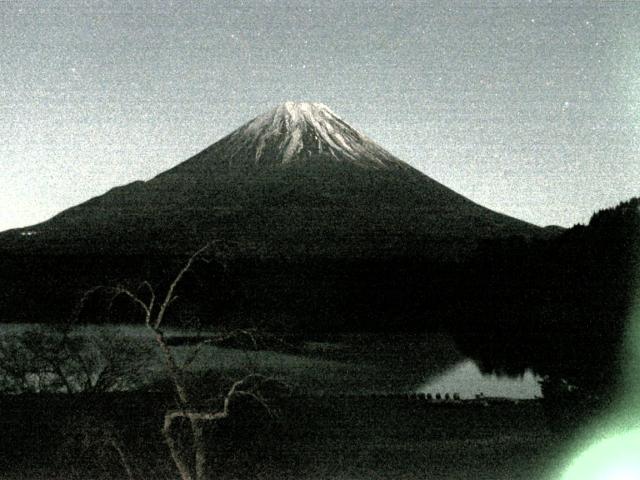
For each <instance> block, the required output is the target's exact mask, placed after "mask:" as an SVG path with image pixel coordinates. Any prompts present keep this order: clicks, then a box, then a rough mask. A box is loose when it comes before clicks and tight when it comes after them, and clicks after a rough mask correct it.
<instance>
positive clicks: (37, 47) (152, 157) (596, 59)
mask: <svg viewBox="0 0 640 480" xmlns="http://www.w3.org/2000/svg"><path fill="white" fill-rule="evenodd" d="M0 19H1V20H0V21H1V22H2V23H1V28H0V45H2V47H1V48H0V167H1V172H2V173H1V175H0V230H4V229H8V228H12V227H17V226H24V225H29V224H33V223H36V222H39V221H43V220H45V219H47V218H48V217H50V216H52V215H54V214H55V213H57V212H59V211H61V210H63V209H65V208H68V207H70V206H72V205H74V204H77V203H80V202H82V201H84V200H87V199H88V198H90V197H92V196H95V195H98V194H101V193H104V192H105V191H106V190H108V189H110V188H111V187H113V186H116V185H120V184H124V183H129V182H131V181H133V180H136V179H149V178H151V177H153V176H154V175H156V174H158V173H159V172H161V171H163V170H166V169H167V168H169V167H171V166H173V165H175V164H177V163H179V162H180V161H183V160H185V159H186V158H188V157H190V156H191V155H193V154H195V153H197V152H198V151H200V150H201V149H203V148H205V147H206V146H208V145H209V144H211V143H213V142H215V141H216V140H218V139H219V138H221V137H222V136H224V135H225V134H227V133H229V132H230V131H232V130H233V129H235V128H236V127H238V126H239V125H241V124H243V123H245V122H246V121H248V120H250V119H252V118H253V117H255V116H256V115H258V114H260V113H262V112H264V111H266V110H268V109H270V108H272V107H274V106H276V105H278V104H280V103H282V102H284V101H286V100H296V101H318V102H322V103H325V104H327V105H328V106H329V107H331V109H332V110H334V111H335V112H336V113H337V114H338V115H340V116H341V117H342V118H343V119H344V120H345V121H347V122H348V123H349V124H351V125H352V126H353V127H355V128H356V129H358V130H360V131H362V132H363V133H365V134H367V135H368V136H369V137H371V138H372V139H374V140H375V141H377V142H378V143H379V144H380V145H382V146H383V147H385V148H386V149H388V150H389V151H391V152H392V153H394V154H395V155H396V156H398V157H399V158H401V159H403V160H405V161H407V162H408V163H410V164H411V165H413V166H415V167H416V168H418V169H420V170H422V171H423V172H424V173H426V174H427V175H429V176H430V177H432V178H434V179H436V180H438V181H440V182H442V183H444V184H445V185H447V186H449V187H451V188H453V189H454V190H456V191H458V192H459V193H462V194H463V195H465V196H467V197H469V198H471V199H472V200H474V201H476V202H478V203H480V204H482V205H485V206H487V207H489V208H492V209H494V210H497V211H500V212H504V213H507V214H509V215H512V216H515V217H519V218H522V219H524V220H527V221H530V222H533V223H536V224H539V225H547V224H559V225H563V226H570V225H572V224H574V223H577V222H586V221H588V219H589V217H590V215H591V213H592V212H593V211H595V210H597V209H599V208H603V207H606V206H611V205H614V204H616V203H618V202H619V201H621V200H624V199H627V198H629V197H631V196H637V195H640V185H639V182H638V179H640V135H639V134H640V28H638V25H640V2H635V1H628V2H624V1H611V0H610V1H595V0H593V1H591V0H584V1H579V0H578V1H572V2H566V1H550V0H544V1H518V0H504V1H489V0H488V1H482V2H481V1H464V0H461V1H454V0H451V1H449V0H443V1H418V0H396V1H391V0H384V1H383V0H379V1H373V0H371V1H366V0H358V1H356V0H326V1H320V0H317V1H304V0H300V1H298V0H296V1H293V0H279V1H275V0H274V1H268V0H252V1H239V0H238V1H208V2H206V1H188V0H184V1H174V2H171V1H168V0H164V1H151V0H136V1H87V0H72V1H58V0H47V1H46V2H44V1H28V0H25V1H13V0H8V1H7V0H0Z"/></svg>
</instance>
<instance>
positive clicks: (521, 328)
mask: <svg viewBox="0 0 640 480" xmlns="http://www.w3.org/2000/svg"><path fill="white" fill-rule="evenodd" d="M463 270H464V272H465V274H464V279H461V283H460V284H459V289H460V294H461V298H460V300H459V302H458V305H457V310H456V311H455V313H454V315H452V317H451V319H452V322H453V323H452V325H453V331H454V334H455V338H456V340H457V341H458V343H459V345H460V347H461V348H462V350H463V351H464V352H465V353H466V354H468V355H469V356H471V357H472V358H474V359H475V360H476V361H477V362H478V363H479V364H480V365H481V367H482V368H483V369H484V370H485V371H494V372H504V373H511V374H517V373H520V372H522V371H523V370H524V369H526V368H532V369H533V370H535V371H536V372H537V373H538V374H539V375H541V376H545V377H546V382H545V383H543V393H545V396H547V397H549V396H553V395H563V394H569V393H571V392H573V395H574V396H575V397H576V398H577V397H581V398H582V399H585V398H589V399H590V400H593V401H594V402H595V403H596V404H597V403H598V402H600V403H602V404H604V403H606V402H607V401H609V400H610V397H611V395H612V394H615V392H616V388H617V387H618V386H619V385H618V383H619V381H620V379H621V375H620V374H621V369H622V368H623V365H624V361H625V355H626V352H625V348H624V341H625V332H626V331H628V329H629V322H631V321H632V315H631V313H632V308H633V307H634V301H635V300H637V299H638V296H637V291H638V286H640V283H639V282H638V280H639V279H640V198H635V199H632V200H629V201H626V202H623V203H621V204H619V205H618V206H616V207H614V208H609V209H605V210H601V211H599V212H597V213H596V214H594V215H593V216H592V218H591V220H590V222H589V224H588V225H586V226H584V225H577V226H575V227H573V228H571V229H568V230H566V231H564V232H563V233H561V234H560V235H558V236H556V237H554V238H551V239H548V240H543V241H540V240H537V241H527V240H524V239H522V238H511V239H509V240H503V241H497V242H490V243H486V244H484V245H483V246H482V247H481V248H480V249H479V250H478V252H477V254H476V255H475V256H474V258H473V259H472V260H471V261H470V262H469V263H468V266H467V267H466V268H464V269H463Z"/></svg>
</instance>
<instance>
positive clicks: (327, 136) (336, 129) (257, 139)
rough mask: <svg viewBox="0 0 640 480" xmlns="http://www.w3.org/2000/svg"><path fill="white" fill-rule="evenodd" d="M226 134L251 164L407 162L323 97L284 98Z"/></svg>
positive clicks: (391, 164)
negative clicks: (314, 100)
mask: <svg viewBox="0 0 640 480" xmlns="http://www.w3.org/2000/svg"><path fill="white" fill-rule="evenodd" d="M226 140H227V141H228V142H231V143H232V144H235V145H236V147H235V148H233V151H235V152H238V153H240V152H242V156H243V157H244V159H245V160H246V157H247V153H250V155H248V156H250V157H251V158H252V160H253V162H254V163H255V164H256V165H260V164H271V165H273V164H281V165H286V164H294V163H300V162H304V161H310V160H312V161H318V160H319V159H324V160H332V161H334V162H343V163H350V164H355V165H358V166H360V167H365V168H374V169H386V168H402V169H410V168H411V167H409V166H408V165H407V164H406V163H404V162H402V161H401V160H399V159H397V158H396V157H394V156H393V155H391V154H390V153H389V152H387V151H386V150H384V149H383V148H382V147H380V146H378V145H377V144H376V143H374V142H373V141H372V140H370V139H369V138H367V137H366V136H365V135H363V134H361V133H360V132H358V131H357V130H355V129H354V128H352V127H351V126H349V125H348V124H347V123H346V122H344V121H343V120H342V119H341V118H340V117H338V116H337V115H336V114H335V113H334V112H333V111H331V109H330V108H329V107H327V106H326V105H324V104H322V103H311V102H285V103H283V104H281V105H279V106H277V107H276V108H274V109H272V110H270V111H268V112H266V113H264V114H262V115H259V116H258V117H256V118H255V119H253V120H251V121H250V122H248V123H246V124H245V125H243V126H242V127H240V128H239V129H238V130H236V131H235V132H233V133H232V134H230V135H229V136H228V137H227V139H226ZM247 147H248V149H249V150H250V152H247ZM239 160H241V159H240V158H239Z"/></svg>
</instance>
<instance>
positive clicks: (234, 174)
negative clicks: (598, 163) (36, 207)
mask: <svg viewBox="0 0 640 480" xmlns="http://www.w3.org/2000/svg"><path fill="white" fill-rule="evenodd" d="M513 235H520V236H525V237H538V236H546V233H545V230H544V229H543V228H540V227H537V226H535V225H531V224H528V223H526V222H523V221H520V220H517V219H514V218H511V217H509V216H506V215H503V214H500V213H497V212H494V211H491V210H489V209H486V208H484V207H482V206H480V205H478V204H476V203H474V202H472V201H471V200H469V199H467V198H465V197H463V196H462V195H460V194H458V193H456V192H454V191H452V190H450V189H449V188H447V187H445V186H444V185H442V184H440V183H438V182H436V181H435V180H433V179H431V178H429V177H428V176H426V175H425V174H423V173H422V172H420V171H418V170H416V169H415V168H413V167H411V166H410V165H408V164H407V163H405V162H403V161H401V160H399V159H398V158H396V157H395V156H393V155H392V154H391V153H389V152H388V151H386V150H385V149H384V148H382V147H380V146H379V145H377V144H376V143H375V142H373V141H372V140H370V139H369V138H367V137H366V136H365V135H363V134H361V133H359V132H358V131H357V130H356V129H354V128H352V127H351V126H349V125H348V124H347V123H346V122H345V121H344V120H342V119H341V118H340V117H338V116H337V115H336V114H335V113H333V112H332V111H331V110H330V109H329V108H328V107H326V106H325V105H322V104H319V103H293V102H287V103H285V104H283V105H280V106H278V107H276V108H274V109H273V110H271V111H269V112H267V113H265V114H263V115H260V116H258V117H257V118H255V119H253V120H251V121H250V122H248V123H246V124H245V125H243V126H241V127H240V128H238V129H237V130H235V131H233V132H232V133H230V134H229V135H227V136H226V137H224V138H222V139H221V140H219V141H218V142H216V143H214V144H213V145H211V146H210V147H208V148H206V149H205V150H203V151H202V152H200V153H198V154H197V155H195V156H194V157H192V158H190V159H188V160H186V161H184V162H182V163H180V164H178V165H176V166H175V167H173V168H172V169H170V170H167V171H165V172H163V173H161V174H159V175H158V176H156V177H155V178H152V179H151V180H148V181H137V182H133V183H131V184H128V185H124V186H121V187H117V188H114V189H112V190H110V191H108V192H107V193H105V194H104V195H101V196H99V197H96V198H93V199H90V200H88V201H87V202H85V203H82V204H80V205H77V206H75V207H72V208H70V209H68V210H65V211H63V212H61V213H60V214H58V215H57V216H55V217H53V218H52V219H50V220H48V221H46V222H43V223H40V224H37V225H34V226H31V227H27V228H21V229H15V230H9V231H7V232H4V233H0V269H1V271H2V273H1V274H0V280H1V281H3V282H4V283H5V284H7V285H12V286H13V287H12V289H13V290H15V291H13V290H12V292H7V295H6V296H5V297H3V298H0V306H2V307H3V308H4V309H5V311H6V310H7V308H8V309H9V310H10V311H11V310H16V309H15V308H11V307H10V304H13V303H15V304H16V305H18V304H19V305H20V308H19V309H18V310H19V312H26V313H21V315H25V316H28V315H31V317H32V318H35V317H37V316H38V314H35V313H34V314H29V313H28V312H29V309H28V308H26V307H25V306H26V305H36V304H37V305H36V306H37V308H36V310H41V312H40V313H43V314H45V315H49V314H50V312H51V308H53V307H51V306H52V305H53V306H54V307H55V308H58V309H60V308H62V307H60V305H62V304H64V302H63V301H62V300H61V299H64V298H66V299H68V302H67V305H71V304H72V301H71V300H70V299H71V298H72V297H73V298H76V297H77V296H78V292H82V291H83V290H86V289H87V288H90V287H92V286H94V285H97V284H102V283H104V282H105V281H106V280H109V279H113V280H126V279H127V278H130V277H137V276H138V275H142V276H144V275H147V274H148V272H149V271H156V273H157V270H158V269H157V268H155V267H153V265H152V268H151V269H149V268H146V270H145V268H143V267H142V266H140V265H142V264H145V265H147V267H148V266H149V265H151V264H156V265H157V264H162V263H163V262H165V261H166V259H171V258H175V257H179V258H184V256H185V255H188V254H190V253H191V252H194V251H195V250H197V249H199V248H200V247H201V246H202V245H204V244H206V243H208V242H211V241H214V240H222V241H224V242H228V243H230V244H233V245H234V246H235V247H234V252H235V253H234V255H235V256H236V258H241V259H244V260H243V261H245V262H249V264H250V265H251V268H248V267H247V268H244V267H243V268H244V270H242V271H238V272H237V276H238V278H241V280H242V282H244V281H245V279H246V278H245V277H248V276H251V277H252V280H250V281H248V282H249V286H248V287H247V286H246V285H245V287H243V288H244V289H245V291H250V294H251V295H259V296H260V298H261V299H262V300H260V302H263V303H264V302H265V301H268V302H271V301H274V300H273V299H274V298H280V299H281V301H280V303H278V305H277V306H275V307H274V309H275V310H277V311H282V309H283V308H284V307H283V305H284V303H287V302H288V303H291V302H298V303H300V305H303V306H304V307H301V308H307V306H308V304H310V303H309V302H310V301H309V302H307V300H308V297H309V295H312V296H315V298H316V300H317V299H318V298H320V297H322V298H323V300H322V301H323V302H325V303H326V302H331V301H333V300H331V298H334V297H332V296H331V295H332V294H329V293H326V288H332V289H342V290H341V291H344V292H349V291H351V290H352V288H351V287H353V286H354V285H358V288H359V289H361V290H363V291H364V290H367V291H375V290H376V288H375V287H374V286H373V284H371V280H370V279H371V278H372V277H373V276H377V277H379V278H387V279H390V278H396V277H394V276H393V275H390V274H389V272H391V271H395V270H397V269H398V267H397V265H400V264H403V265H405V266H406V265H413V266H415V265H421V264H424V263H425V262H427V263H440V264H442V263H445V262H457V261H458V260H460V259H464V258H466V257H467V256H468V255H469V254H470V253H471V252H472V251H473V250H474V248H475V247H476V246H477V245H478V244H479V243H480V242H482V241H483V240H488V239H489V240H490V239H495V238H500V237H507V236H513ZM163 259H165V260H163ZM403 262H404V263H403ZM354 263H357V264H358V265H359V267H357V268H355V267H354V266H353V265H354ZM327 264H330V265H332V267H331V268H330V269H331V271H332V272H333V273H331V274H328V273H327V272H326V269H325V268H324V267H318V265H327ZM371 264H375V265H377V267H376V268H375V269H374V270H375V272H372V271H371V269H370V268H369V265H371ZM261 265H269V266H268V268H267V269H266V270H264V269H263V268H262V267H261ZM292 265H294V266H295V267H292ZM313 265H315V267H312V266H313ZM362 265H366V267H362ZM380 265H382V266H380ZM316 267H318V268H316ZM361 267H362V268H361ZM265 268H266V267H265ZM411 268H414V267H411ZM415 268H418V267H415ZM358 269H359V270H358ZM249 270H251V272H253V273H249ZM356 270H358V271H359V272H360V273H358V274H355V273H354V274H353V275H354V276H353V278H352V277H349V275H352V273H351V272H353V271H356ZM265 271H266V272H267V273H265ZM363 272H364V273H363ZM164 276H165V277H166V272H165V273H164ZM158 278H162V277H161V276H160V274H159V275H158ZM302 278H304V279H306V280H305V282H307V280H308V281H309V282H311V284H309V283H308V282H307V283H306V284H305V285H306V287H302V286H301V285H302V284H303V283H304V282H303V281H302V280H301V279H302ZM408 278H409V277H406V279H405V280H403V282H410V280H409V279H408ZM396 283H397V282H396ZM46 285H48V286H46ZM398 285H399V284H398ZM325 287H326V288H325ZM379 288H386V289H387V290H388V288H387V287H382V286H379ZM393 288H399V287H397V285H396V286H393ZM323 289H324V290H323ZM407 291H409V289H407ZM47 292H48V293H47ZM256 292H261V293H256ZM283 292H287V293H286V294H285V293H283ZM323 292H324V293H323ZM344 295H347V297H348V296H349V295H351V294H347V293H345V294H344ZM45 297H46V298H45ZM285 297H286V299H285ZM347 297H345V298H343V299H341V300H335V299H334V300H335V301H333V306H337V305H340V304H341V305H347V304H349V305H351V300H349V299H348V298H347ZM350 298H351V297H350ZM265 299H268V300H265ZM16 302H17V303H16ZM20 302H21V303H20ZM247 302H248V301H245V302H244V303H247ZM255 302H258V300H256V301H255ZM255 302H254V303H255ZM363 302H365V300H363ZM366 302H369V300H366ZM258 303H259V302H258ZM288 303H287V304H288ZM47 305H48V306H47ZM372 305H373V304H372ZM332 308H333V307H332ZM336 308H337V307H336ZM372 308H373V307H372ZM32 310H33V309H32ZM63 310H64V309H63Z"/></svg>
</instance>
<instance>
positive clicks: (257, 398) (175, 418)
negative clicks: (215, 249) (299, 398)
mask: <svg viewBox="0 0 640 480" xmlns="http://www.w3.org/2000/svg"><path fill="white" fill-rule="evenodd" d="M211 248H212V244H207V245H205V246H204V247H202V248H201V249H200V250H198V251H197V252H195V253H194V254H193V255H192V256H191V257H190V258H189V259H188V261H187V262H186V263H185V264H184V266H183V267H182V268H181V269H180V271H179V272H178V273H177V275H176V276H175V277H174V278H173V280H172V281H171V283H170V284H169V286H168V287H167V289H166V291H165V292H164V295H160V294H158V292H156V289H155V288H154V287H153V286H152V285H151V283H150V282H148V281H144V282H142V283H141V284H140V286H139V288H138V289H137V290H136V291H132V290H130V289H128V288H125V287H122V286H119V287H115V288H105V287H97V288H96V289H93V290H92V291H90V292H87V294H90V293H92V292H93V291H95V290H98V289H101V290H107V291H109V292H110V294H111V302H113V301H114V300H115V299H116V298H117V297H125V298H127V299H129V300H130V301H131V302H132V303H133V304H134V305H136V306H137V307H138V308H139V309H140V310H141V311H142V313H143V315H144V324H145V325H146V327H147V328H148V329H149V331H150V332H151V334H152V335H153V337H154V338H155V341H156V344H157V346H158V348H159V349H160V351H161V353H162V356H163V360H164V364H165V368H166V371H167V374H168V377H169V379H170V380H171V382H172V384H173V387H174V389H175V392H176V394H177V400H178V404H179V408H177V409H174V410H170V411H167V412H165V415H164V422H163V427H162V434H163V436H164V439H165V442H166V444H167V446H168V448H169V452H170V454H171V458H172V460H173V462H174V463H175V466H176V468H177V469H178V471H179V473H180V477H181V479H182V480H205V479H207V478H209V472H208V461H207V442H206V438H205V426H206V425H210V424H212V423H216V422H219V421H221V420H222V419H225V418H227V417H229V415H230V414H231V412H232V405H233V404H234V403H235V402H236V401H237V400H239V399H247V398H249V399H251V400H252V401H254V402H255V403H256V404H258V405H260V406H261V408H262V409H263V411H264V413H265V415H269V416H272V415H274V412H273V411H272V410H271V409H270V408H269V405H267V403H266V402H265V400H264V398H263V396H262V394H261V391H260V388H261V386H263V385H265V384H268V383H270V382H273V379H270V378H266V377H263V376H261V375H256V374H252V375H249V376H247V377H245V378H243V379H242V380H239V381H237V382H235V383H233V385H232V386H231V388H230V389H229V391H228V392H227V394H226V395H225V397H224V404H223V408H222V409H221V410H218V411H212V410H211V409H207V408H205V409H203V408H198V406H197V405H195V404H194V401H193V398H192V395H191V392H190V391H189V387H188V385H187V382H186V380H185V371H186V369H187V368H188V367H189V366H190V365H191V364H192V363H193V362H194V361H195V358H196V356H197V355H198V352H199V350H200V348H201V347H202V345H203V344H204V342H200V343H199V344H198V345H197V346H196V348H195V350H194V351H193V352H192V353H191V355H189V356H188V357H187V358H186V359H185V360H184V361H182V362H180V361H179V360H178V358H177V356H176V355H175V354H174V351H173V347H172V346H171V345H170V344H169V342H168V339H167V336H166V335H165V332H164V329H163V326H164V321H165V317H166V315H167V312H168V311H169V308H170V307H171V305H172V304H174V303H175V301H176V300H177V299H178V295H177V293H176V292H177V290H178V287H179V285H180V284H181V282H182V281H183V280H184V277H185V276H186V275H187V273H188V272H190V271H191V270H192V268H193V267H194V265H195V263H196V262H199V261H201V262H207V263H208V262H209V261H210V260H209V259H208V258H207V257H206V254H207V253H208V252H210V250H211ZM85 298H86V295H85ZM251 338H253V337H251ZM179 421H186V424H187V425H188V426H189V431H190V436H191V439H190V444H189V445H185V442H182V441H181V440H180V439H179V438H178V436H177V435H176V431H175V430H176V428H175V426H176V424H177V423H178V422H179Z"/></svg>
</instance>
